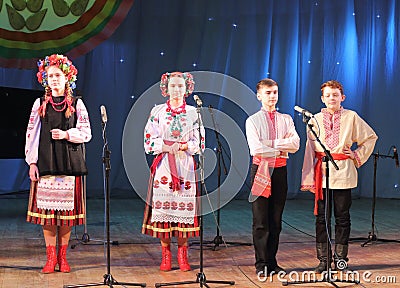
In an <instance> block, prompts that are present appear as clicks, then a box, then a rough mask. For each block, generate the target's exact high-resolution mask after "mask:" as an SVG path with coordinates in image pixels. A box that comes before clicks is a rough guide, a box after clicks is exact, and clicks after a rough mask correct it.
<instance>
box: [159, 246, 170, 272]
mask: <svg viewBox="0 0 400 288" xmlns="http://www.w3.org/2000/svg"><path fill="white" fill-rule="evenodd" d="M161 248H162V255H161V265H160V270H161V271H170V270H171V246H169V245H168V246H165V247H164V246H161Z"/></svg>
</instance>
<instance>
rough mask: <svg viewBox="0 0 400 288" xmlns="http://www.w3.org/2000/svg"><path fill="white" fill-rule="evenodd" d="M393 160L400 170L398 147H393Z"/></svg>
mask: <svg viewBox="0 0 400 288" xmlns="http://www.w3.org/2000/svg"><path fill="white" fill-rule="evenodd" d="M393 158H394V161H395V163H396V168H399V154H398V153H397V148H396V146H393Z"/></svg>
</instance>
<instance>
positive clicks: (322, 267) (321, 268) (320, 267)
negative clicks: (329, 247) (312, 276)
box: [314, 261, 328, 274]
mask: <svg viewBox="0 0 400 288" xmlns="http://www.w3.org/2000/svg"><path fill="white" fill-rule="evenodd" d="M327 269H328V266H327V263H326V262H324V261H320V262H319V264H318V266H317V267H315V269H314V272H315V273H318V274H321V273H322V272H324V271H326V270H327Z"/></svg>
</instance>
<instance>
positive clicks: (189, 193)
mask: <svg viewBox="0 0 400 288" xmlns="http://www.w3.org/2000/svg"><path fill="white" fill-rule="evenodd" d="M160 88H161V94H162V95H163V96H164V97H167V96H168V97H169V100H167V102H166V103H165V104H161V105H157V106H155V107H154V108H153V109H152V110H151V112H150V116H149V119H148V121H147V124H146V126H145V129H144V149H145V152H146V153H147V154H151V155H154V156H155V158H154V161H153V164H152V166H151V168H150V169H151V176H150V180H149V189H148V194H147V201H146V208H145V211H144V220H143V226H142V233H143V234H148V235H151V236H153V237H157V238H160V241H161V246H162V261H161V265H160V270H161V271H169V270H171V248H170V247H171V246H170V244H171V238H172V237H176V238H177V242H178V255H177V258H178V263H179V268H180V269H181V270H182V271H189V270H190V265H189V263H188V259H187V253H188V243H187V241H188V238H189V237H195V236H199V231H200V228H199V223H198V217H197V204H196V197H197V196H198V190H197V185H196V175H195V162H194V159H193V155H194V154H196V153H198V152H199V151H200V145H201V149H204V135H205V133H204V128H201V129H200V131H201V135H202V136H201V137H199V125H198V121H197V118H198V115H197V112H196V108H195V107H193V106H189V105H187V104H186V101H185V97H187V96H188V95H190V94H191V93H192V92H193V90H194V81H193V76H192V75H191V74H190V73H181V72H174V73H165V74H163V75H162V77H161V83H160Z"/></svg>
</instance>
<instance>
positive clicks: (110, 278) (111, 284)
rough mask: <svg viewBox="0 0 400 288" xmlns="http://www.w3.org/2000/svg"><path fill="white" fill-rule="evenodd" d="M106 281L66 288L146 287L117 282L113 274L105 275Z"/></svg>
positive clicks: (144, 285)
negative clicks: (104, 287) (101, 287)
mask: <svg viewBox="0 0 400 288" xmlns="http://www.w3.org/2000/svg"><path fill="white" fill-rule="evenodd" d="M103 277H104V281H103V282H99V283H88V284H78V285H64V286H63V287H64V288H75V287H95V286H108V287H114V285H119V286H140V287H146V283H126V282H118V281H116V280H115V279H114V278H113V276H112V275H111V274H105V275H104V276H103Z"/></svg>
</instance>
